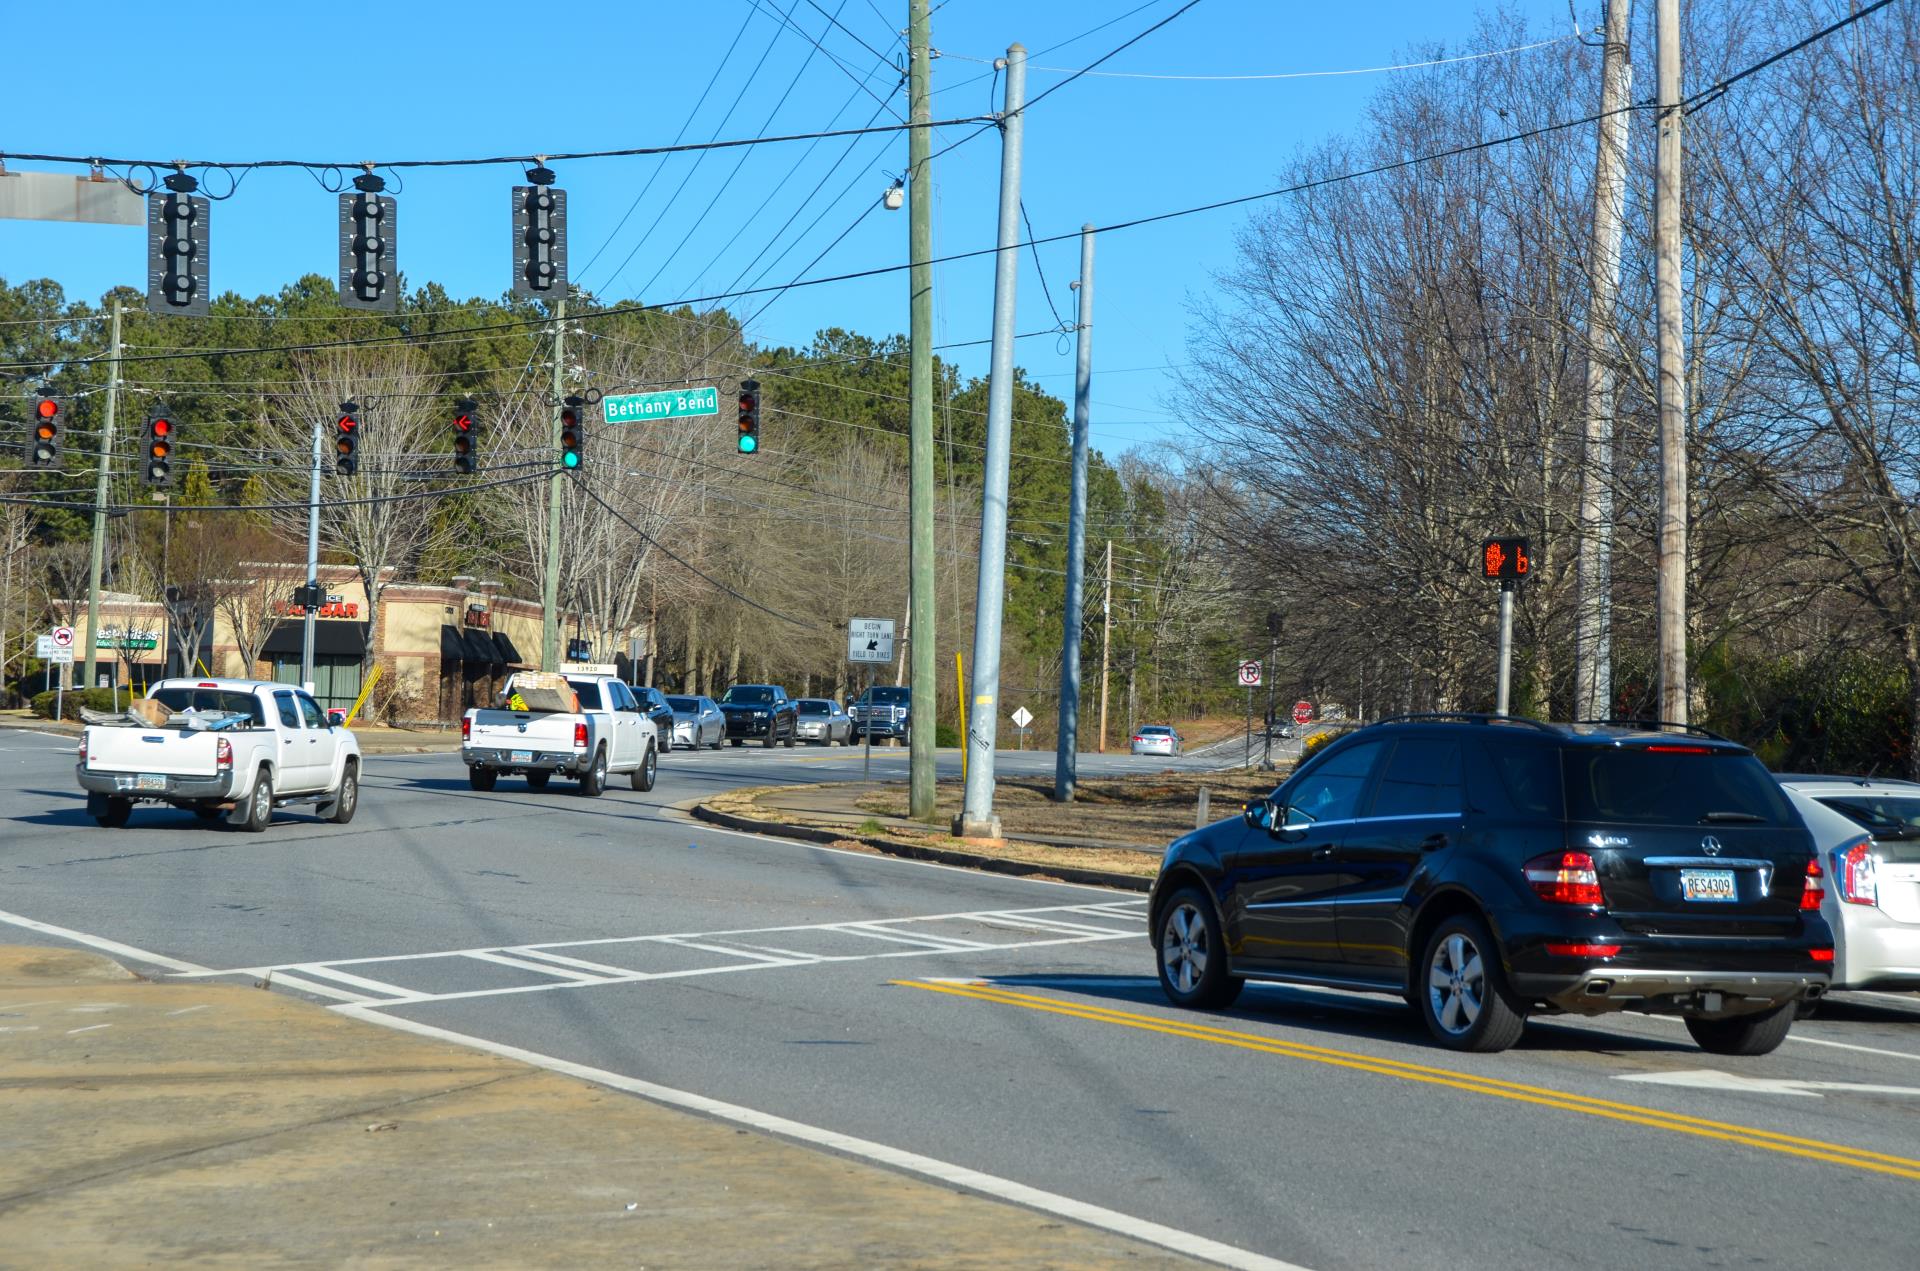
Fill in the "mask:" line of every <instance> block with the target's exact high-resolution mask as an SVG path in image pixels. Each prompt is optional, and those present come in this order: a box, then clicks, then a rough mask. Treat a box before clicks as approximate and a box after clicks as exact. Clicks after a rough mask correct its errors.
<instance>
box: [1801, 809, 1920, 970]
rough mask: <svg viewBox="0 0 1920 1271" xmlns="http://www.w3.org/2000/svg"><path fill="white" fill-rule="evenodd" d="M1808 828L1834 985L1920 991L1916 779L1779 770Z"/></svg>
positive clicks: (1919, 843)
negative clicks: (1829, 935) (1822, 876)
mask: <svg viewBox="0 0 1920 1271" xmlns="http://www.w3.org/2000/svg"><path fill="white" fill-rule="evenodd" d="M1780 784H1781V786H1782V787H1783V788H1785V790H1786V792H1787V797H1788V798H1789V799H1791V800H1792V801H1793V806H1794V807H1795V808H1796V809H1797V810H1798V811H1799V813H1800V819H1801V820H1803V821H1805V822H1806V823H1807V828H1808V829H1809V830H1811V831H1813V841H1814V845H1815V847H1816V848H1817V850H1818V852H1819V861H1820V867H1821V869H1823V870H1824V871H1825V872H1826V881H1827V886H1826V895H1825V897H1824V898H1823V899H1822V900H1821V902H1820V916H1821V917H1823V918H1825V919H1826V920H1827V925H1828V926H1829V927H1831V928H1832V929H1833V987H1834V988H1836V989H1896V990H1898V989H1920V785H1916V784H1914V783H1913V782H1910V781H1889V780H1875V779H1874V778H1871V777H1815V776H1796V775H1791V774H1789V775H1783V776H1781V777H1780Z"/></svg>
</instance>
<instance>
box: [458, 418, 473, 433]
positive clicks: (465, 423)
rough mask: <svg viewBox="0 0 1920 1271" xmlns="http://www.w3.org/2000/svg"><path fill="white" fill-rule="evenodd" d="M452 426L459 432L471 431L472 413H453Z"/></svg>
mask: <svg viewBox="0 0 1920 1271" xmlns="http://www.w3.org/2000/svg"><path fill="white" fill-rule="evenodd" d="M453 426H454V427H455V428H458V429H459V430H460V431H461V432H472V431H473V416H472V415H455V416H454V417H453Z"/></svg>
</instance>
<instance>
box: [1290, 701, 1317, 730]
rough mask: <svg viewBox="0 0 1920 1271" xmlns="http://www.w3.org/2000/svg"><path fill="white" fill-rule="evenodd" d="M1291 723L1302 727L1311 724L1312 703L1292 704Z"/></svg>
mask: <svg viewBox="0 0 1920 1271" xmlns="http://www.w3.org/2000/svg"><path fill="white" fill-rule="evenodd" d="M1293 722H1294V723H1296V724H1302V725H1305V724H1311V723H1312V722H1313V703H1312V702H1295V703H1294V704H1293Z"/></svg>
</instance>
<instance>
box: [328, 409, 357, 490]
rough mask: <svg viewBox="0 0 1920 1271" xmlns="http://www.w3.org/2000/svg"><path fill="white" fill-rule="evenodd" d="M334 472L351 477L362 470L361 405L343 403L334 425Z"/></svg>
mask: <svg viewBox="0 0 1920 1271" xmlns="http://www.w3.org/2000/svg"><path fill="white" fill-rule="evenodd" d="M333 470H334V471H335V472H337V473H339V474H340V475H341V476H343V477H350V476H352V475H353V474H354V473H356V472H358V471H359V470H360V404H359V403H358V402H352V401H347V402H341V403H340V413H339V414H338V415H336V416H335V417H334V424H333Z"/></svg>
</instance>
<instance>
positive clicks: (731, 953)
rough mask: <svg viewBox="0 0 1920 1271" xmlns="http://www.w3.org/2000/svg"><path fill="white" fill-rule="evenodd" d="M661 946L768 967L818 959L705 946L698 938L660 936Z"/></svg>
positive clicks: (720, 946) (797, 955)
mask: <svg viewBox="0 0 1920 1271" xmlns="http://www.w3.org/2000/svg"><path fill="white" fill-rule="evenodd" d="M660 943H661V944H670V945H673V946H675V947H677V948H681V949H698V950H700V951H701V952H702V953H718V954H720V955H721V956H722V957H728V958H752V959H753V960H754V961H756V962H764V963H766V964H767V965H768V966H798V965H800V964H801V963H802V962H818V961H819V960H820V959H818V958H816V957H813V956H811V955H809V954H805V953H778V954H775V953H766V952H756V951H755V950H754V949H752V948H751V947H749V948H733V947H731V946H729V945H723V944H706V943H703V942H702V941H701V939H700V938H699V937H698V936H662V937H661V938H660Z"/></svg>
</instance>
